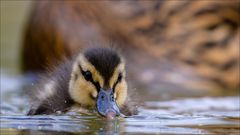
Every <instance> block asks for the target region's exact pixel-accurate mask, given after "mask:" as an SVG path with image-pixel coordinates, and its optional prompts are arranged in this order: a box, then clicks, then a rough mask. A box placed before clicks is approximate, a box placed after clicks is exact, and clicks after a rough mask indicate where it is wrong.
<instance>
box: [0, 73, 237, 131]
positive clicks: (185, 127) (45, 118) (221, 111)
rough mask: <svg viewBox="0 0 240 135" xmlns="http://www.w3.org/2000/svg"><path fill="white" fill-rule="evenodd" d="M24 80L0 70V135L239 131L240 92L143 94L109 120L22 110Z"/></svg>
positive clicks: (26, 103) (25, 100) (27, 87)
mask: <svg viewBox="0 0 240 135" xmlns="http://www.w3.org/2000/svg"><path fill="white" fill-rule="evenodd" d="M24 81H26V79H25V78H22V77H14V78H11V77H9V76H6V75H4V74H2V75H1V117H0V120H1V125H0V126H1V130H0V131H1V132H0V133H1V135H4V134H6V135H7V134H34V135H35V134H60V135H61V134H156V133H163V134H212V133H214V134H229V133H232V134H238V133H239V131H240V125H239V123H240V112H239V109H240V107H239V106H240V102H239V101H240V98H239V97H238V96H231V97H198V98H180V99H175V98H172V99H171V100H167V101H160V100H159V101H158V100H155V101H152V100H151V101H148V100H146V101H145V102H144V105H143V106H141V107H140V108H139V111H140V113H139V114H138V115H136V116H131V117H128V118H117V119H115V120H113V121H107V120H106V119H104V118H101V117H97V116H95V115H86V114H79V113H75V112H69V113H67V114H64V115H63V114H61V115H41V116H26V115H25V114H26V112H27V111H28V109H29V104H28V100H27V98H26V96H25V92H26V90H29V89H30V88H31V86H25V83H24ZM4 82H11V84H9V83H4ZM20 88H23V89H20Z"/></svg>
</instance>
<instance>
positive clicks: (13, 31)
mask: <svg viewBox="0 0 240 135" xmlns="http://www.w3.org/2000/svg"><path fill="white" fill-rule="evenodd" d="M0 2H1V4H0V5H1V12H0V13H1V27H0V28H1V38H0V40H1V72H2V71H4V72H6V73H7V74H9V75H16V74H19V73H20V64H21V60H20V51H21V43H22V36H23V30H24V25H25V22H26V20H27V17H28V14H29V12H30V10H31V3H32V2H31V1H26V0H15V1H14V0H11V1H9V0H1V1H0Z"/></svg>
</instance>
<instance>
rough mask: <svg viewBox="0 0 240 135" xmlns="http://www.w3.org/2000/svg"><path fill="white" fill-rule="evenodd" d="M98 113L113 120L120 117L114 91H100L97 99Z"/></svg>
mask: <svg viewBox="0 0 240 135" xmlns="http://www.w3.org/2000/svg"><path fill="white" fill-rule="evenodd" d="M97 111H98V113H99V114H100V115H102V116H105V117H107V118H108V119H112V118H114V117H116V116H119V115H120V111H119V108H118V106H117V104H116V102H115V99H114V93H113V90H112V89H107V90H104V89H100V91H99V93H98V97H97Z"/></svg>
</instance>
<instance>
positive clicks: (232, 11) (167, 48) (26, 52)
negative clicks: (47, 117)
mask: <svg viewBox="0 0 240 135" xmlns="http://www.w3.org/2000/svg"><path fill="white" fill-rule="evenodd" d="M239 4H240V3H239V1H238V0H231V1H223V0H222V1H218V0H206V1H201V0H199V1H187V0H186V1H162V0H161V1H160V0H159V1H158V0H156V1H143V0H142V1H101V2H98V1H92V2H87V1H67V0H63V1H45V0H44V1H27V0H26V1H25V0H23V1H17V0H16V1H14V0H13V1H7V0H1V12H0V13H1V35H0V39H1V65H0V66H1V115H2V116H4V117H10V118H13V119H10V121H8V120H6V119H4V118H3V121H4V122H6V123H7V124H6V125H4V126H5V127H6V128H9V127H12V128H16V127H15V126H14V125H11V124H9V123H11V122H12V123H14V122H16V121H14V118H15V117H12V116H11V115H16V114H18V115H19V114H20V115H24V114H25V113H26V111H27V110H28V108H29V106H28V104H26V103H27V102H28V101H27V99H26V97H25V95H24V93H25V92H26V91H29V90H31V89H32V86H34V85H35V79H36V76H37V75H38V74H39V73H43V72H46V69H47V68H49V67H51V66H56V65H54V63H56V61H61V60H62V58H63V57H68V58H71V57H72V56H73V55H74V54H75V53H77V52H79V51H81V50H83V49H84V48H88V47H96V46H97V47H99V46H101V47H102V46H112V44H113V46H114V48H116V49H117V50H118V51H120V52H121V53H122V54H123V56H124V57H125V58H126V61H127V71H128V75H127V76H128V80H129V89H130V90H134V91H137V94H138V95H140V96H141V99H142V100H143V103H144V107H143V108H141V111H142V113H141V116H143V117H144V118H146V119H147V120H148V119H151V120H159V119H161V118H159V114H160V115H162V113H164V114H165V113H167V115H166V120H167V121H168V118H169V117H172V114H174V115H182V114H184V115H185V114H187V115H189V114H190V115H191V116H201V117H203V118H206V117H205V116H210V117H211V118H212V119H207V120H206V121H201V120H199V119H195V117H194V118H193V117H191V119H192V121H191V120H189V121H188V120H186V121H182V122H183V123H188V124H189V125H190V126H193V127H197V128H199V127H198V126H197V125H196V122H198V121H200V122H203V128H204V129H205V128H206V129H207V132H206V131H205V130H204V131H202V130H197V132H206V133H208V132H210V133H225V132H226V133H228V131H230V130H227V129H229V128H232V129H233V130H231V131H230V132H232V133H235V132H237V131H239V125H237V124H236V123H237V122H239V112H238V111H239V94H240V93H239V87H240V80H239V60H240V55H239V37H240V35H239V34H240V29H239V28H240V27H239V24H240V12H239V10H240V8H239ZM35 75H36V76H35ZM143 95H144V96H143ZM22 97H24V98H22ZM195 98H196V99H195ZM160 101H164V102H160ZM199 103H203V104H202V106H200V105H199ZM198 105H199V106H198ZM212 109H213V110H212ZM199 112H205V113H204V114H199ZM208 112H209V113H208ZM149 114H151V118H149V117H147V116H148V115H149ZM181 117H182V116H181ZM219 117H220V119H218V118H219ZM17 118H18V117H17ZM53 118H55V117H53ZM215 118H216V119H215ZM221 118H233V119H234V120H236V121H234V122H233V121H228V120H226V121H224V120H223V121H221V120H222V119H221ZM55 119H57V118H55ZM68 119H69V118H67V120H68ZM183 119H186V117H185V116H183ZM183 119H182V120H183ZM37 120H39V119H36V121H37ZM133 120H139V119H137V118H135V119H134V118H133ZM237 120H238V121H237ZM36 121H35V122H36ZM170 121H171V120H170ZM170 121H168V122H170ZM177 121H179V119H178V118H176V119H174V120H173V121H171V122H172V123H171V122H170V125H174V123H177ZM62 122H64V121H62ZM142 122H143V123H142V124H143V125H144V126H145V129H143V131H145V132H147V133H148V132H150V131H156V132H158V131H159V128H160V127H159V126H163V123H158V124H156V127H151V126H150V125H148V124H146V125H145V124H144V123H145V121H142ZM204 122H206V123H204ZM231 122H232V123H231ZM30 124H32V123H30ZM132 124H133V125H134V126H139V125H138V124H139V123H132ZM140 125H141V121H140ZM180 125H181V124H180ZM209 125H212V127H214V126H215V128H209ZM21 126H22V125H21ZM72 126H73V125H72ZM177 126H179V125H177ZM73 127H74V126H73ZM126 127H127V129H128V128H129V129H128V130H127V129H124V130H126V131H127V132H128V131H132V132H136V131H138V130H139V129H137V128H135V127H131V125H128V126H126ZM222 127H223V128H222ZM25 128H26V129H29V128H30V129H31V128H33V127H31V126H30V127H28V126H26V127H25ZM65 128H66V127H64V128H63V129H65ZM78 128H79V127H78ZM99 128H100V127H99ZM46 129H49V127H47V126H46ZM200 129H201V128H200ZM54 130H59V128H56V127H55V128H54ZM66 130H67V129H66ZM69 130H70V129H69ZM71 130H72V129H71ZM79 130H80V131H82V129H81V128H79ZM79 130H77V131H79ZM95 130H97V129H94V132H95ZM121 130H122V129H121ZM167 130H168V128H167V129H166V130H164V129H163V131H164V133H169V132H168V131H167ZM170 130H173V132H170V133H195V132H196V130H192V129H173V128H170ZM4 133H9V131H6V132H5V131H4Z"/></svg>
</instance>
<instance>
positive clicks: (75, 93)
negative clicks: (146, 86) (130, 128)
mask: <svg viewBox="0 0 240 135" xmlns="http://www.w3.org/2000/svg"><path fill="white" fill-rule="evenodd" d="M127 89H128V86H127V81H126V71H125V62H124V59H123V58H122V57H121V56H120V55H119V54H118V53H117V52H116V51H114V50H113V49H110V48H91V49H87V50H85V51H84V52H83V53H80V54H78V56H77V57H75V58H73V59H71V60H65V62H63V63H62V64H60V65H59V66H58V67H57V68H56V69H55V70H54V71H53V72H51V73H49V74H47V75H45V76H44V77H42V79H41V80H40V82H39V83H38V84H37V86H36V91H34V92H33V93H31V94H30V95H31V99H32V106H31V109H30V111H29V112H28V115H41V114H55V113H58V112H67V111H69V110H71V109H73V108H74V107H76V106H77V107H78V108H79V110H81V109H86V110H89V111H92V112H94V111H95V110H96V111H95V112H98V114H100V115H101V116H104V117H108V116H109V117H115V116H119V115H120V114H124V115H126V116H129V115H133V114H136V113H137V108H136V106H135V105H133V104H132V103H131V100H130V98H129V96H128V90H127Z"/></svg>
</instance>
